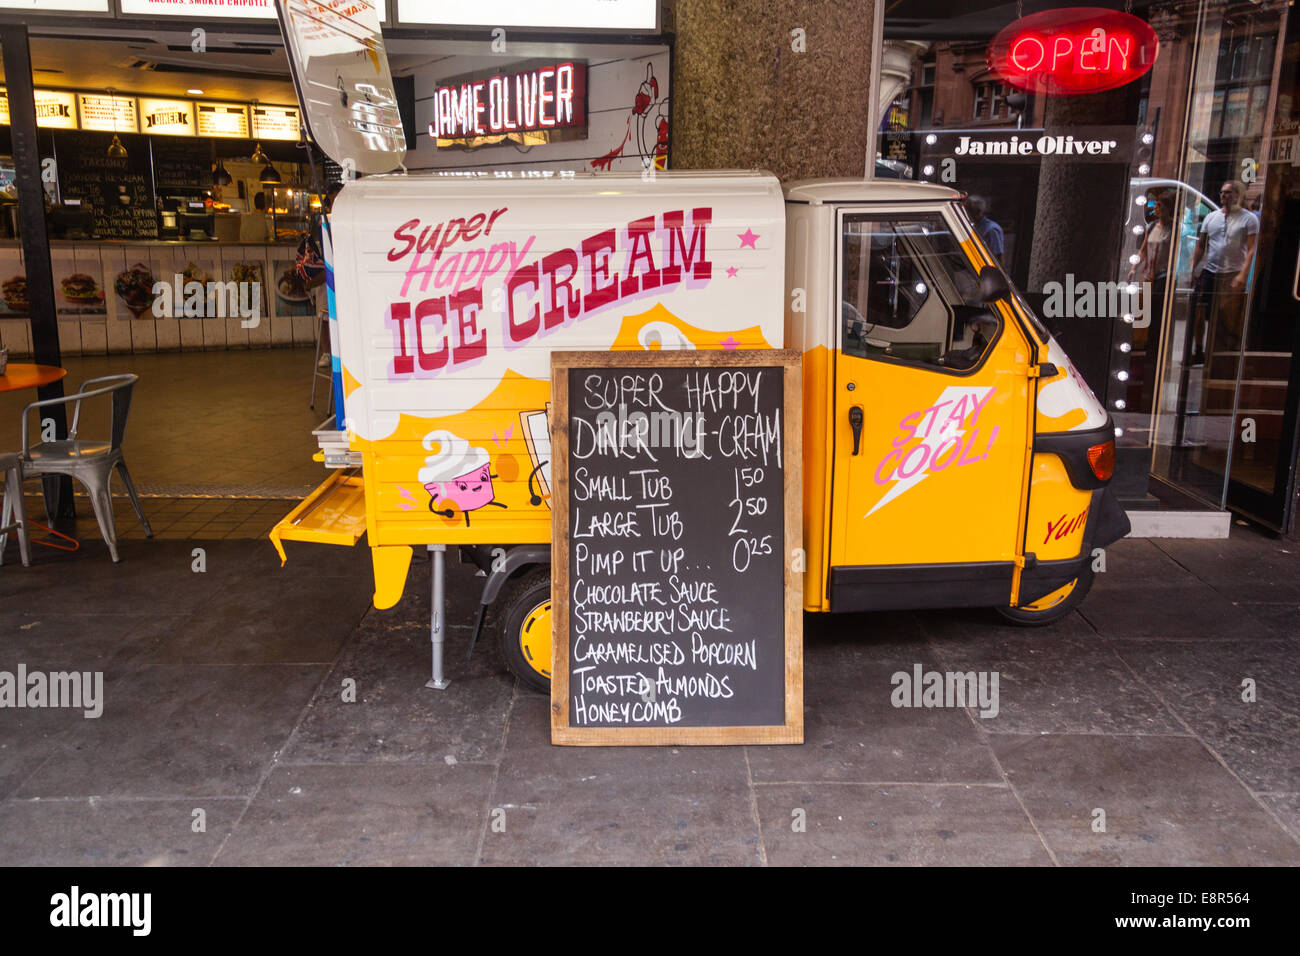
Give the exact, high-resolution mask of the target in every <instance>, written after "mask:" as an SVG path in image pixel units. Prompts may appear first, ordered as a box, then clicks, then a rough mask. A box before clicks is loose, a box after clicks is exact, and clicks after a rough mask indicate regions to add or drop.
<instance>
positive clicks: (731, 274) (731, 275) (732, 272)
mask: <svg viewBox="0 0 1300 956" xmlns="http://www.w3.org/2000/svg"><path fill="white" fill-rule="evenodd" d="M738 275H740V270H739V269H737V268H736V267H735V266H731V267H730V268H728V269H727V278H728V279H734V278H736V276H738Z"/></svg>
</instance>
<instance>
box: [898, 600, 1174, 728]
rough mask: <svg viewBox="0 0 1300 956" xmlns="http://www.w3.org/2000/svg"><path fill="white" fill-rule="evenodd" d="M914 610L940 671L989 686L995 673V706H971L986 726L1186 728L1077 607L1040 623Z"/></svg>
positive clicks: (972, 710)
mask: <svg viewBox="0 0 1300 956" xmlns="http://www.w3.org/2000/svg"><path fill="white" fill-rule="evenodd" d="M995 616H996V615H995ZM920 617H921V621H922V624H923V626H924V627H925V628H926V630H927V631H931V632H933V633H934V636H932V637H931V639H930V646H931V647H932V648H933V649H934V652H935V654H936V656H937V658H938V661H939V663H940V665H941V669H942V670H943V671H945V672H955V673H960V674H971V673H974V674H975V675H976V676H977V678H978V677H980V676H985V677H986V681H987V683H986V685H985V686H987V687H989V688H990V689H991V687H992V683H991V681H992V675H993V674H997V675H998V683H997V688H998V700H997V706H996V713H995V714H993V715H992V716H988V717H980V716H979V714H980V713H981V712H988V711H991V710H993V709H994V708H991V707H989V708H981V707H978V706H974V705H972V706H970V708H969V709H970V710H971V713H972V714H974V715H975V716H976V717H977V718H978V720H979V726H980V728H981V729H982V730H984V731H986V732H988V733H1120V734H1133V733H1146V734H1186V731H1185V730H1184V729H1183V728H1182V727H1181V725H1179V723H1178V722H1177V721H1176V720H1175V719H1174V718H1173V716H1172V715H1171V714H1170V713H1169V711H1168V709H1167V708H1166V707H1165V706H1164V705H1163V704H1162V703H1161V702H1160V700H1159V699H1158V698H1157V697H1156V695H1155V694H1153V693H1152V692H1151V691H1150V690H1149V689H1148V688H1146V687H1144V686H1143V685H1142V683H1141V682H1140V681H1139V680H1137V678H1135V677H1134V676H1133V675H1132V673H1131V672H1130V671H1129V669H1128V668H1127V667H1126V666H1125V665H1124V662H1123V661H1122V660H1120V658H1119V657H1117V656H1116V654H1115V652H1114V651H1113V650H1112V648H1111V647H1110V645H1109V644H1108V643H1107V642H1106V641H1105V640H1104V639H1102V638H1101V637H1099V636H1098V635H1097V633H1096V632H1095V631H1093V629H1092V627H1091V626H1090V625H1088V623H1087V622H1086V621H1084V620H1083V619H1082V618H1081V617H1080V616H1079V615H1078V614H1072V615H1070V616H1069V617H1067V618H1065V619H1063V620H1061V621H1059V622H1057V623H1055V624H1051V625H1047V626H1045V627H1015V626H1013V625H1010V624H1003V625H999V624H997V623H996V622H991V623H988V624H985V623H982V622H980V621H977V620H975V621H972V620H968V619H964V618H962V617H959V616H957V615H952V614H941V613H940V612H930V613H928V614H926V615H921V616H920Z"/></svg>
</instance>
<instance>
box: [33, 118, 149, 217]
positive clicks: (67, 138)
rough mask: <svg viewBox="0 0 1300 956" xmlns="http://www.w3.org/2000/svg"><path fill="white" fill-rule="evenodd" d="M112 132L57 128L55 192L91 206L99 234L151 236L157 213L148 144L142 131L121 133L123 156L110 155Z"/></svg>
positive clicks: (64, 199) (65, 198) (55, 142)
mask: <svg viewBox="0 0 1300 956" xmlns="http://www.w3.org/2000/svg"><path fill="white" fill-rule="evenodd" d="M111 141H112V137H111V136H109V135H105V134H103V133H56V134H55V138H54V150H55V156H56V158H57V162H56V164H55V168H56V169H57V171H58V178H59V194H60V196H61V197H62V198H63V201H64V202H67V201H68V200H69V199H73V200H80V201H81V203H82V205H83V206H87V207H89V208H90V210H91V228H92V229H93V231H94V233H95V235H96V236H98V237H99V238H100V239H155V238H157V236H158V214H157V212H156V210H155V208H154V201H153V190H152V189H151V188H150V184H149V179H150V175H149V144H148V141H147V140H145V139H144V138H143V137H135V136H128V137H127V138H125V139H123V143H124V144H125V145H126V148H127V155H126V158H124V159H116V158H112V157H110V156H109V155H108V144H109V143H110V142H111Z"/></svg>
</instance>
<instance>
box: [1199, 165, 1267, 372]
mask: <svg viewBox="0 0 1300 956" xmlns="http://www.w3.org/2000/svg"><path fill="white" fill-rule="evenodd" d="M1241 196H1242V188H1241V185H1240V184H1239V183H1237V182H1236V181H1235V180H1231V179H1230V180H1228V181H1227V182H1225V183H1224V184H1223V186H1222V187H1220V189H1219V201H1220V203H1222V206H1221V208H1219V209H1216V210H1215V211H1214V212H1212V213H1210V214H1209V215H1208V216H1206V217H1205V219H1204V220H1203V221H1202V222H1201V228H1200V231H1199V233H1198V235H1197V238H1196V251H1195V252H1193V253H1192V274H1193V275H1195V276H1196V285H1195V291H1194V292H1193V295H1192V302H1193V310H1192V330H1191V335H1192V343H1193V347H1192V364H1193V365H1203V364H1204V363H1205V355H1206V352H1207V351H1208V352H1209V353H1210V354H1211V355H1213V354H1214V347H1215V344H1216V337H1218V336H1221V337H1222V342H1221V344H1222V345H1224V346H1226V347H1227V348H1229V349H1231V350H1232V351H1234V352H1235V351H1237V350H1238V349H1240V348H1241V339H1242V332H1243V330H1244V327H1245V321H1246V282H1247V280H1248V279H1249V278H1250V271H1251V268H1252V267H1253V266H1254V264H1255V246H1256V244H1257V242H1258V239H1259V219H1258V218H1257V217H1256V216H1255V215H1254V214H1253V213H1251V212H1250V211H1249V210H1247V209H1245V208H1243V207H1242V205H1241ZM1202 262H1204V268H1203V269H1202V271H1201V272H1200V274H1199V275H1198V274H1197V269H1198V268H1201V264H1202ZM1203 340H1204V347H1203V345H1202V343H1203Z"/></svg>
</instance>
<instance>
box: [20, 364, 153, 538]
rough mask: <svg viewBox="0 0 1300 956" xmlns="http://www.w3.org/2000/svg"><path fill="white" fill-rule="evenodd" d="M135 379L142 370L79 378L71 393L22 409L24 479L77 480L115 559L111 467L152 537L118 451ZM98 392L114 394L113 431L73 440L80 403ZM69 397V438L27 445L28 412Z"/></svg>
mask: <svg viewBox="0 0 1300 956" xmlns="http://www.w3.org/2000/svg"><path fill="white" fill-rule="evenodd" d="M139 380H140V376H138V375H132V374H130V373H127V374H123V375H106V376H104V377H102V378H92V379H90V380H88V381H86V382H82V384H81V388H79V389H78V390H77V391H76V392H74V393H73V394H71V395H65V396H64V397H63V398H47V399H45V400H44V401H40V402H32V403H31V404H30V405H28V406H27V407H26V408H24V409H23V429H22V437H23V451H22V455H21V458H22V461H21V466H22V477H23V479H24V480H26V479H28V478H36V477H43V476H46V475H68V476H69V477H71V478H75V479H77V481H79V482H81V484H82V485H84V486H85V488H86V491H87V492H89V494H90V503H91V506H92V507H93V508H94V509H95V519H96V520H97V521H98V522H99V531H100V533H101V534H102V535H103V536H104V543H105V544H107V545H108V553H109V554H111V555H112V556H113V561H114V562H116V561H118V560H119V558H118V556H117V532H116V530H115V529H114V527H113V497H112V494H111V492H110V489H109V482H110V481H111V479H112V476H113V469H114V468H116V469H117V471H118V474H119V475H120V476H121V478H122V484H123V485H124V486H125V487H126V493H127V495H128V496H129V497H130V499H131V507H133V508H134V509H135V513H136V515H137V516H138V517H139V519H140V524H141V526H142V527H143V528H144V533H145V534H146V535H147V536H148V537H150V538H152V537H153V529H152V528H150V527H149V522H148V520H147V519H146V518H145V516H144V511H143V510H142V509H141V507H140V496H139V495H137V494H136V493H135V485H134V484H132V482H131V473H130V472H128V471H127V470H126V460H125V459H124V458H123V457H122V438H123V436H124V435H125V434H126V417H127V415H128V413H129V412H130V411H131V392H132V390H133V389H134V388H135V383H136V382H138V381H139ZM100 395H112V396H113V428H112V435H111V436H110V439H109V441H107V442H102V441H79V440H77V425H78V423H79V422H80V420H81V403H82V402H84V401H85V400H86V399H89V398H96V397H98V396H100ZM69 402H75V403H76V408H75V409H73V412H72V427H71V428H69V429H68V437H67V439H66V440H63V441H47V442H41V443H39V444H36V445H29V444H28V440H27V436H28V431H27V418H28V415H27V413H28V412H30V411H31V410H32V409H34V408H47V407H49V406H51V405H66V404H68V403H69ZM49 518H50V523H51V524H53V523H54V516H53V515H50V516H49Z"/></svg>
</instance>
